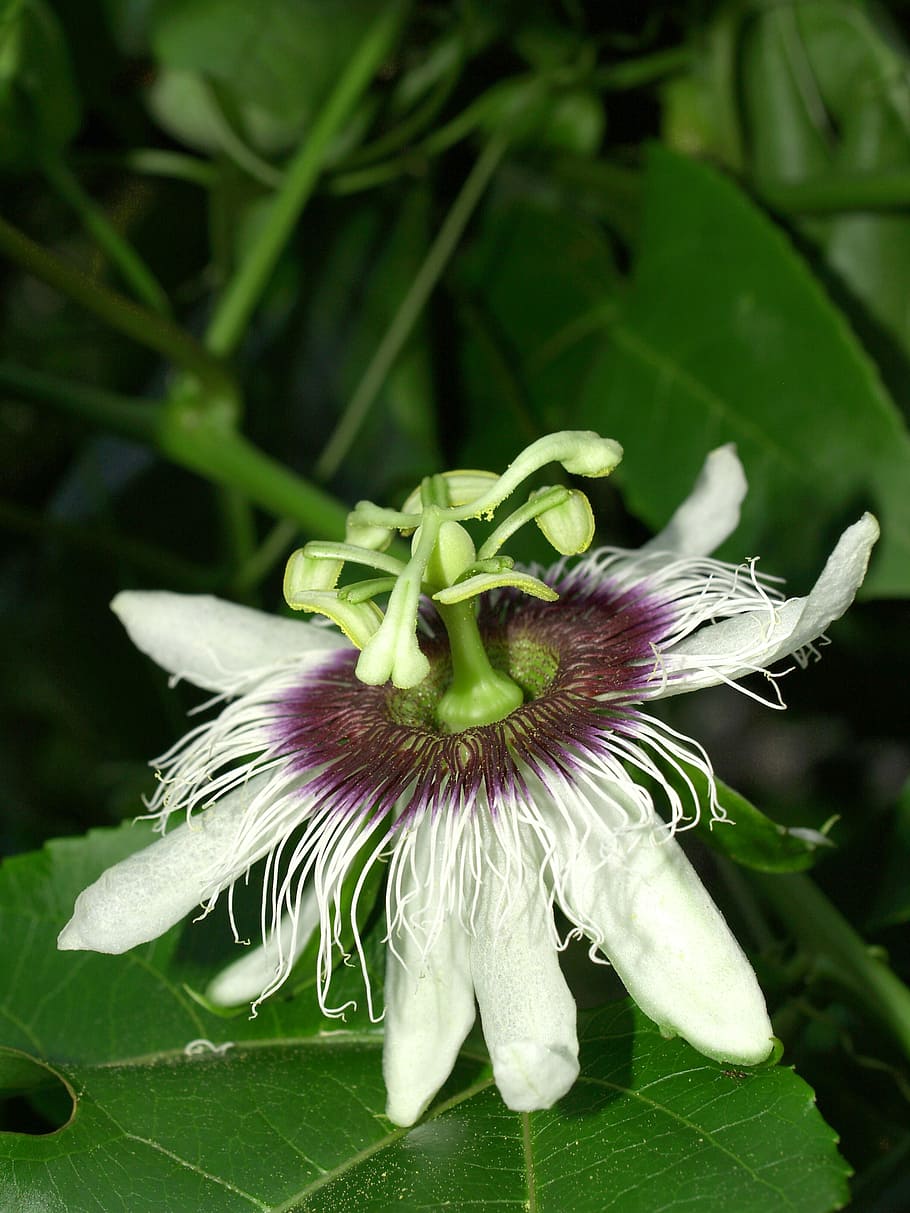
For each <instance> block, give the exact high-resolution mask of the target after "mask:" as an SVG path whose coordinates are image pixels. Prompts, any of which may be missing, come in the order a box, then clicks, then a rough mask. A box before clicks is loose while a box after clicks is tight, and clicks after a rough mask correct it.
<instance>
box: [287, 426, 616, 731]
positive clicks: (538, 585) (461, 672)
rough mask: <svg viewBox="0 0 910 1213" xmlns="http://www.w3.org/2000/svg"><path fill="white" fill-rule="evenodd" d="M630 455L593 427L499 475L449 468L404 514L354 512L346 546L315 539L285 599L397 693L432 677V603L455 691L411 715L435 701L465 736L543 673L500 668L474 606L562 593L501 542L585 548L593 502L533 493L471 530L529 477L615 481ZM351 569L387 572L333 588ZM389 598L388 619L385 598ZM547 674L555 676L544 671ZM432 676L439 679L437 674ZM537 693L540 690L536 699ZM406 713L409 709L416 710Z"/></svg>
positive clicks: (571, 492) (531, 452)
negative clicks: (356, 652) (428, 622)
mask: <svg viewBox="0 0 910 1213" xmlns="http://www.w3.org/2000/svg"><path fill="white" fill-rule="evenodd" d="M621 458H622V448H621V447H620V446H619V444H618V443H616V442H613V441H612V440H611V439H609V438H601V437H600V436H599V435H598V434H594V433H591V432H588V431H578V432H574V431H563V432H560V433H557V434H550V435H548V436H546V437H544V438H540V439H538V440H537V442H533V443H532V444H531V445H530V446H529V447H527V448H526V449H525V450H524V451H522V452H521V453H520V454H519V455H518V456H517V458H516V459H514V460H513V461H512V463H511V464H510V465H509V467H508V468H507V469H506V470H505V472H503V473H502V475H500V476H497V475H495V474H494V473H492V472H483V471H470V472H449V473H445V474H443V475H439V476H427V477H426V478H425V479H424V480H423V481H422V482H421V484H420V485H419V487H418V488H416V489H415V490H414V492H413V493H411V495H410V496H409V497H408V499H407V500H406V501H405V503H404V506H403V508H402V509H401V510H400V511H399V510H387V509H381V508H379V507H377V506H375V505H373V504H371V503H370V502H368V501H362V502H360V503H359V505H358V506H357V508H356V509H355V510H354V511H353V512H352V513H351V514H350V515H349V516H348V520H347V528H346V541H345V542H344V543H318V542H317V543H308V544H307V545H306V547H305V548H301V549H300V550H299V551H298V552H295V553H294V554H293V555H292V556H291V558H290V560H289V561H288V565H287V570H286V572H285V582H284V590H285V598H286V600H287V602H288V604H289V605H290V606H291V607H292V608H293V609H294V610H301V611H317V612H319V613H321V614H324V615H328V617H329V618H330V619H332V620H333V621H334V622H335V623H336V624H337V625H338V626H339V627H340V628H341V629H342V631H343V632H344V633H345V635H346V636H347V637H348V638H349V639H350V640H351V641H352V642H353V644H355V645H356V646H357V648H359V649H360V650H361V653H360V656H359V658H358V659H357V666H356V676H357V678H358V679H359V680H360V681H361V682H362V683H364V684H365V685H367V686H374V687H379V686H383V685H384V684H385V683H387V682H391V683H392V685H393V686H394V687H397V688H398V689H399V690H405V691H407V690H411V689H413V688H415V687H419V686H420V685H421V684H422V683H423V682H424V681H426V680H427V679H428V678H430V677H431V669H430V661H429V658H428V657H427V654H426V653H425V652H424V651H423V649H422V648H421V645H420V643H419V642H418V623H419V616H420V599H421V596H425V597H427V598H429V599H431V601H432V603H433V605H434V607H435V608H436V611H437V613H438V616H439V618H440V620H441V621H442V624H443V626H444V627H445V630H446V633H447V635H448V640H449V662H448V683H447V685H446V686H445V687H444V689H443V690H442V692H441V693H439V694H437V689H436V687H435V681H434V686H433V687H430V688H427V690H426V692H425V693H423V694H420V695H417V696H416V697H415V699H414V704H415V705H417V706H416V708H415V710H418V709H419V711H421V712H422V711H424V710H425V708H426V705H427V704H429V703H430V702H433V703H434V705H435V707H434V716H435V724H436V725H438V728H439V730H440V731H441V732H443V733H460V732H464V731H466V730H468V729H472V728H478V727H481V726H483V725H489V724H495V723H496V722H497V721H500V720H505V719H506V718H507V717H508V716H510V715H511V714H512V713H513V712H514V711H516V710H517V709H518V708H520V707H521V706H522V705H523V704H524V703H525V702H526V700H527V698H528V697H529V696H530V697H533V696H534V694H535V693H538V694H539V693H540V690H539V689H540V687H541V686H543V685H546V679H547V677H549V678H551V679H552V677H553V672H552V669H553V662H552V660H550V661H549V662H547V661H545V662H544V663H543V666H541V662H540V659H539V655H538V656H537V657H535V658H534V659H533V660H531V661H530V666H531V667H533V669H532V670H531V672H530V673H529V676H528V677H529V682H528V684H527V685H526V684H525V683H524V682H522V681H521V680H520V679H517V678H516V677H514V676H513V674H512V673H511V671H510V669H509V668H508V666H509V662H502V661H500V662H499V663H497V662H496V661H493V660H492V659H491V657H490V654H489V653H488V652H487V640H486V639H485V637H484V636H483V635H482V634H481V632H482V629H481V628H480V627H479V626H478V613H477V608H478V600H479V598H480V596H481V595H485V594H488V593H490V592H493V593H499V592H500V591H502V590H503V589H505V588H506V587H508V588H509V589H510V590H511V591H513V592H514V591H518V592H519V593H521V594H526V595H529V596H530V597H532V598H536V599H541V600H543V601H546V602H553V601H555V600H556V599H557V598H558V597H559V594H558V593H557V592H556V591H555V590H554V589H553V587H552V586H549V585H547V584H546V583H545V582H543V581H541V580H540V578H538V577H535V576H534V575H533V574H531V573H527V572H523V571H521V570H520V569H516V568H515V561H514V560H513V559H512V558H511V557H510V556H507V555H505V553H504V552H503V551H502V547H503V544H504V543H505V542H506V541H507V540H508V539H509V538H510V537H511V536H512V535H514V534H515V532H516V531H517V530H518V529H519V528H520V527H522V526H525V525H526V524H527V523H529V522H531V521H533V522H535V523H536V524H537V526H538V527H539V528H540V530H541V531H542V533H543V534H544V536H545V537H546V538H547V540H548V541H549V542H550V543H551V544H552V545H553V547H555V548H556V550H557V551H558V552H560V553H561V554H562V555H564V556H570V555H578V554H579V553H581V552H583V551H585V550H586V549H587V548H588V546H589V545H590V543H591V540H592V538H593V536H594V516H593V514H592V512H591V507H590V504H589V502H588V500H587V498H586V497H585V495H584V494H583V493H581V492H579V491H577V490H576V489H570V488H568V487H566V486H563V485H554V486H551V487H549V488H540V489H536V490H534V491H532V492H531V494H530V496H529V497H528V499H527V500H526V502H525V503H524V504H523V505H520V506H519V507H518V508H517V509H513V510H512V512H511V513H509V514H507V515H506V517H504V518H502V519H501V521H499V522H498V525H496V526H494V528H493V530H492V531H491V533H490V534H488V535H487V537H486V539H485V540H484V541H483V542H482V543H481V544H480V546H479V547H477V546H475V540H474V537H473V536H472V534H471V532H470V531H469V530H468V529H467V528H466V527H465V525H464V524H465V523H471V524H472V525H474V524H477V523H479V522H480V521H486V522H493V520H494V515H496V512H497V510H498V509H499V507H500V506H501V505H502V504H503V503H504V502H505V501H506V500H507V498H509V497H511V496H512V495H513V493H514V492H515V491H516V489H517V488H518V487H519V486H520V485H521V484H523V483H524V482H525V481H527V479H528V477H529V476H531V475H533V474H534V473H536V472H537V471H539V469H540V468H542V467H544V466H545V465H546V464H548V463H552V462H556V463H558V464H561V466H562V468H563V470H564V471H565V472H568V473H570V474H572V475H577V476H595V477H598V476H607V475H609V474H610V472H611V471H612V470H613V469H614V468H615V467H616V465H617V463H618V462H619V460H620V459H621ZM395 532H398V533H399V534H400V535H401V536H402V537H403V538H409V539H410V540H411V556H410V559H409V560H407V561H403V560H402V559H400V558H399V557H398V556H395V555H391V554H390V553H387V552H386V549H387V548H389V547H390V545H391V543H392V539H393V535H394V534H395ZM346 563H352V564H357V565H365V566H366V567H368V568H371V569H373V570H374V572H377V573H381V574H382V576H380V577H375V576H371V577H368V578H366V579H365V580H363V581H359V582H355V583H353V584H350V585H344V586H342V587H341V588H336V585H337V582H338V580H339V577H340V575H341V571H342V568H343V566H344V565H345V564H346ZM386 594H388V596H389V597H388V604H387V606H386V609H385V612H384V613H383V611H382V610H381V609H380V608H379V607H378V606H377V605H376V602H375V601H374V600H375V599H376V598H377V597H381V596H384V595H386ZM547 670H548V671H549V675H547V674H546V673H545V672H544V673H543V674H542V671H547ZM434 678H435V676H434ZM534 688H537V690H536V691H535V689H534ZM409 710H410V709H409Z"/></svg>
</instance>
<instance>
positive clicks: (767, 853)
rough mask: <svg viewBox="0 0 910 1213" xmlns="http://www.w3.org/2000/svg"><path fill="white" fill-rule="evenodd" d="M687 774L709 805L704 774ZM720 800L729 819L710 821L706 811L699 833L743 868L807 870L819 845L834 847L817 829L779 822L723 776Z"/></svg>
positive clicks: (699, 825)
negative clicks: (726, 782)
mask: <svg viewBox="0 0 910 1213" xmlns="http://www.w3.org/2000/svg"><path fill="white" fill-rule="evenodd" d="M687 773H688V774H689V776H690V778H691V780H692V783H693V784H694V785H695V788H696V791H697V792H698V794H699V800H700V802H701V803H702V804H706V803H707V788H706V780H705V778H704V776H703V775H701V774H700V773H699V772H698V771H696V770H694V769H692V768H688V769H687ZM680 782H681V781H680ZM679 790H680V791H681V790H682V789H681V788H680V789H679ZM717 799H718V803H719V804H720V806H721V808H722V809H725V810H726V813H727V816H728V818H729V822H723V821H720V822H714V823H711V822H710V821H709V820H708V817H707V814H703V815H702V817H701V818H700V820H699V823H698V826H697V829H698V833H699V834H700V835H701V837H702V838H703V839H704V841H705V842H707V843H708V844H709V845H710V846H711V847H712V848H713V849H714V850H715V851H719V852H720V854H721V855H726V857H727V858H728V859H732V860H733V861H734V862H735V863H738V864H741V865H742V866H743V867H744V868H754V869H755V870H756V871H758V872H804V871H805V870H806V869H807V868H811V867H812V865H813V864H814V863H815V860H816V858H817V853H818V850H819V848H820V847H825V846H831V844H830V843H829V842H828V841H827V839H826V838H825V836H824V835H823V834H821V833H819V831H818V830H814V829H801V828H799V827H790V826H782V825H778V823H777V822H776V821H772V819H771V818H770V817H767V816H765V814H764V813H763V812H762V811H761V809H757V808H756V807H755V805H754V804H752V803H751V801H749V800H747V799H746V798H745V796H741V795H740V793H739V792H736V791H734V790H733V788H731V787H729V786H728V785H727V784H725V783H724V782H723V780H721V779H718V780H717Z"/></svg>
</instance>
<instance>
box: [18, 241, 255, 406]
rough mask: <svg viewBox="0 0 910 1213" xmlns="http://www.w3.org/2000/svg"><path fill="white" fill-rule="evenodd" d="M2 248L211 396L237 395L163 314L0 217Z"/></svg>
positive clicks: (218, 367) (217, 365)
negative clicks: (62, 257)
mask: <svg viewBox="0 0 910 1213" xmlns="http://www.w3.org/2000/svg"><path fill="white" fill-rule="evenodd" d="M0 253H4V254H5V255H6V256H7V257H9V259H10V260H11V261H13V262H15V264H16V265H18V266H20V268H21V269H23V270H25V271H26V272H27V273H29V274H33V275H34V276H35V277H36V278H40V279H41V281H42V282H46V283H47V284H48V285H49V286H52V287H54V289H55V290H58V291H60V293H61V294H63V295H66V296H67V297H68V298H69V299H72V300H73V301H74V302H76V303H78V304H80V305H81V306H82V307H84V308H86V310H87V311H90V312H94V314H95V315H96V316H98V317H99V318H100V319H101V320H103V321H104V322H105V323H106V324H109V325H110V326H111V328H113V329H116V330H117V331H118V332H121V333H123V334H124V335H125V336H127V337H131V338H132V339H133V340H134V341H137V342H138V343H139V344H140V345H144V346H145V347H146V348H148V349H152V350H155V351H156V352H157V353H159V354H163V355H164V357H165V358H168V359H169V360H170V361H171V362H173V363H175V364H176V365H177V366H180V367H183V369H184V370H186V371H188V372H190V374H192V375H194V376H195V377H196V379H198V381H199V383H200V385H201V386H202V388H203V390H204V391H205V394H206V395H207V396H208V397H210V398H211V399H221V400H234V399H236V394H237V393H236V388H235V386H234V383H233V380H232V379H231V378H230V376H229V375H228V373H227V371H226V370H225V368H224V366H223V365H222V363H221V362H220V361H219V360H218V359H216V358H213V357H212V355H211V354H209V353H208V352H207V351H206V350H204V349H203V348H202V346H201V345H199V343H198V342H196V341H194V340H193V338H192V337H190V336H189V334H188V333H185V332H184V331H183V330H182V329H180V328H178V327H177V326H176V325H175V324H172V323H171V321H169V320H167V319H166V318H165V317H164V316H159V315H157V314H156V313H155V312H150V311H149V310H148V309H147V308H144V307H140V306H138V304H135V303H133V301H132V300H130V299H127V298H126V296H124V295H121V294H119V293H118V292H117V291H112V290H111V289H110V288H109V287H106V286H102V284H101V283H99V282H96V281H95V280H94V279H92V278H90V277H89V276H88V275H87V274H84V273H83V272H82V271H81V270H78V269H76V267H75V266H72V265H68V264H67V263H66V262H65V261H61V260H60V259H59V258H57V257H55V256H54V255H53V254H52V253H49V252H47V250H46V249H44V248H42V247H41V245H40V244H36V243H35V241H34V240H31V239H30V238H29V237H28V236H26V235H25V234H24V233H23V232H20V231H19V230H18V229H17V228H15V227H13V226H12V224H9V223H7V222H6V220H5V219H0Z"/></svg>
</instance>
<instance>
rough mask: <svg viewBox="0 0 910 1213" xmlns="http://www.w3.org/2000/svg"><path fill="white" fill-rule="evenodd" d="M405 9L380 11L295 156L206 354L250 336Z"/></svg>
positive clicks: (217, 316) (212, 328) (216, 318)
mask: <svg viewBox="0 0 910 1213" xmlns="http://www.w3.org/2000/svg"><path fill="white" fill-rule="evenodd" d="M405 7H406V6H405V4H403V3H402V2H401V0H398V2H396V3H390V4H385V5H383V6H381V9H380V12H379V15H378V16H377V18H376V20H375V21H374V23H373V24H372V26H371V27H370V29H369V30H368V31H367V34H366V36H365V37H364V38H363V40H362V42H361V43H360V45H359V46H358V47H357V49H356V50H355V51H354V52H353V54H352V55H351V57H350V59H349V60H348V62H347V65H346V67H345V69H344V71H343V72H342V74H341V76H340V77H339V80H338V83H337V84H336V85H335V88H334V90H333V91H332V93H331V95H330V97H329V99H328V101H327V102H326V104H325V106H324V107H323V109H322V110H321V112H320V114H319V116H318V118H317V119H316V121H315V123H314V124H313V127H312V129H311V130H310V132H309V134H308V136H307V139H306V142H305V143H304V144H303V146H302V147H301V148H300V149H299V151H298V152H297V153H296V154H295V156H294V157H293V159H292V160H291V162H290V163H289V164H288V167H287V169H286V171H285V174H284V179H283V181H282V183H281V185H280V186H279V187H278V189H277V191H276V193H275V196H274V198H273V199H272V202H271V205H270V209H269V212H268V215H267V217H266V220H265V222H264V223H263V225H262V227H261V228H260V229H259V233H258V235H257V236H256V237H255V238H254V239H253V241H252V242H251V244H250V246H249V249H248V251H247V253H246V256H245V257H244V259H243V261H242V262H241V264H240V267H239V269H238V270H237V273H236V274H235V275H234V277H233V278H232V279H231V281H230V282H229V284H228V287H227V289H226V290H225V292H224V294H223V295H222V297H221V299H220V301H219V302H218V304H217V306H216V308H215V312H214V314H213V316H212V319H211V323H210V324H209V327H208V331H207V332H206V335H205V344H206V347H207V349H208V350H209V351H210V352H211V353H213V354H216V355H219V356H222V357H225V356H227V355H229V354H230V353H232V352H233V350H234V349H235V348H236V346H237V344H238V343H239V341H240V339H241V338H242V336H243V334H244V333H245V332H246V329H247V326H248V324H249V320H250V317H251V315H252V314H253V311H254V310H255V308H256V305H257V304H258V302H259V299H260V298H261V296H262V292H263V291H264V290H265V287H266V284H267V282H268V280H269V277H270V275H271V273H272V270H273V269H274V268H275V264H276V262H277V261H278V258H279V256H280V255H281V251H282V249H283V248H284V246H285V245H286V244H287V241H288V240H289V238H290V236H291V233H292V232H293V230H294V227H295V226H296V224H297V221H298V219H299V217H300V213H301V211H302V210H303V208H304V206H305V205H306V203H307V201H308V200H309V198H310V195H311V194H312V192H313V189H314V187H315V185H316V182H317V180H318V178H319V174H320V173H321V171H322V167H323V164H324V163H325V159H326V154H327V152H328V149H329V146H330V144H331V142H332V140H333V139H334V138H335V136H336V134H337V133H338V131H339V130H340V129H341V127H342V125H343V124H344V122H345V121H346V119H347V118H348V116H349V115H350V114H351V112H352V110H353V109H354V107H355V105H356V104H357V102H358V101H359V100H360V97H361V95H362V94H363V93H364V92H365V90H366V88H367V87H368V85H369V84H370V82H371V80H372V79H373V77H374V76H375V74H376V72H377V70H378V69H379V67H380V66H381V64H382V62H383V60H384V59H385V57H386V55H387V54H388V53H389V50H390V48H391V46H392V44H393V41H394V38H395V35H396V34H397V32H398V29H399V26H400V24H401V19H402V17H403V14H404V10H405Z"/></svg>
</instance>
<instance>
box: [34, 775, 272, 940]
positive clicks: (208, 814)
mask: <svg viewBox="0 0 910 1213" xmlns="http://www.w3.org/2000/svg"><path fill="white" fill-rule="evenodd" d="M260 786H261V780H256V779H253V780H250V782H249V783H248V784H247V785H246V786H245V787H243V788H240V789H238V790H237V791H236V792H232V793H231V794H230V795H228V796H225V797H224V798H223V799H222V800H220V801H219V802H218V803H217V804H216V805H213V806H212V807H211V808H209V809H206V810H205V811H204V812H203V813H200V814H199V815H198V816H197V817H195V818H194V819H193V820H192V821H190V822H185V823H184V824H183V825H180V826H178V827H177V828H176V829H175V830H171V831H169V832H168V833H167V834H166V835H165V836H164V837H163V838H160V839H158V841H157V842H152V843H150V845H149V846H147V847H146V848H145V849H144V850H142V851H137V852H136V854H135V855H130V856H129V858H127V859H124V860H121V862H120V863H117V864H114V866H113V867H112V868H108V869H107V871H106V872H104V873H103V874H102V875H101V876H100V877H99V878H98V879H97V880H96V881H95V883H94V884H92V885H89V887H88V888H87V889H84V890H83V891H82V892H81V893H80V894H79V896H78V897H77V898H76V905H75V907H74V909H73V916H72V918H71V919H70V921H69V922H68V923H67V924H66V926H65V927H64V928H63V930H62V931H61V932H60V935H59V937H58V939H57V947H58V948H62V949H63V950H65V951H73V950H77V949H85V950H87V951H92V952H110V953H114V954H119V953H120V952H125V951H127V949H129V948H133V947H135V946H136V944H140V943H148V942H149V940H152V939H157V938H158V936H159V935H162V934H163V933H164V932H165V931H167V930H168V929H169V928H170V927H172V926H173V925H174V924H175V923H177V922H179V921H180V919H181V918H183V917H184V916H185V915H186V914H188V913H189V912H190V911H191V910H193V909H194V908H195V907H197V906H199V905H200V904H201V903H202V902H203V901H205V900H207V899H208V898H209V897H211V896H213V895H214V894H215V893H216V892H218V891H219V889H220V888H223V887H225V886H226V885H227V884H229V883H230V879H228V880H221V881H220V882H219V883H218V884H213V883H212V880H213V873H215V872H218V871H219V870H221V866H222V864H223V863H224V861H225V860H226V859H228V858H229V857H230V854H231V849H232V846H233V843H234V840H235V839H236V837H237V832H238V829H239V826H240V824H241V821H242V819H243V815H244V813H245V812H246V811H247V808H248V806H249V804H250V802H251V800H252V799H253V797H254V796H255V794H256V792H257V791H258V789H259V787H260ZM273 841H274V839H273V838H272V837H271V836H269V837H267V838H264V839H263V845H262V848H261V850H260V854H265V852H266V851H267V850H269V849H270V846H271V844H272V842H273ZM248 855H249V852H248V851H247V852H245V853H244V857H245V860H246V858H247V856H248ZM250 861H252V860H250ZM242 870H245V868H244V869H241V871H242ZM236 875H240V872H238V873H236Z"/></svg>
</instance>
